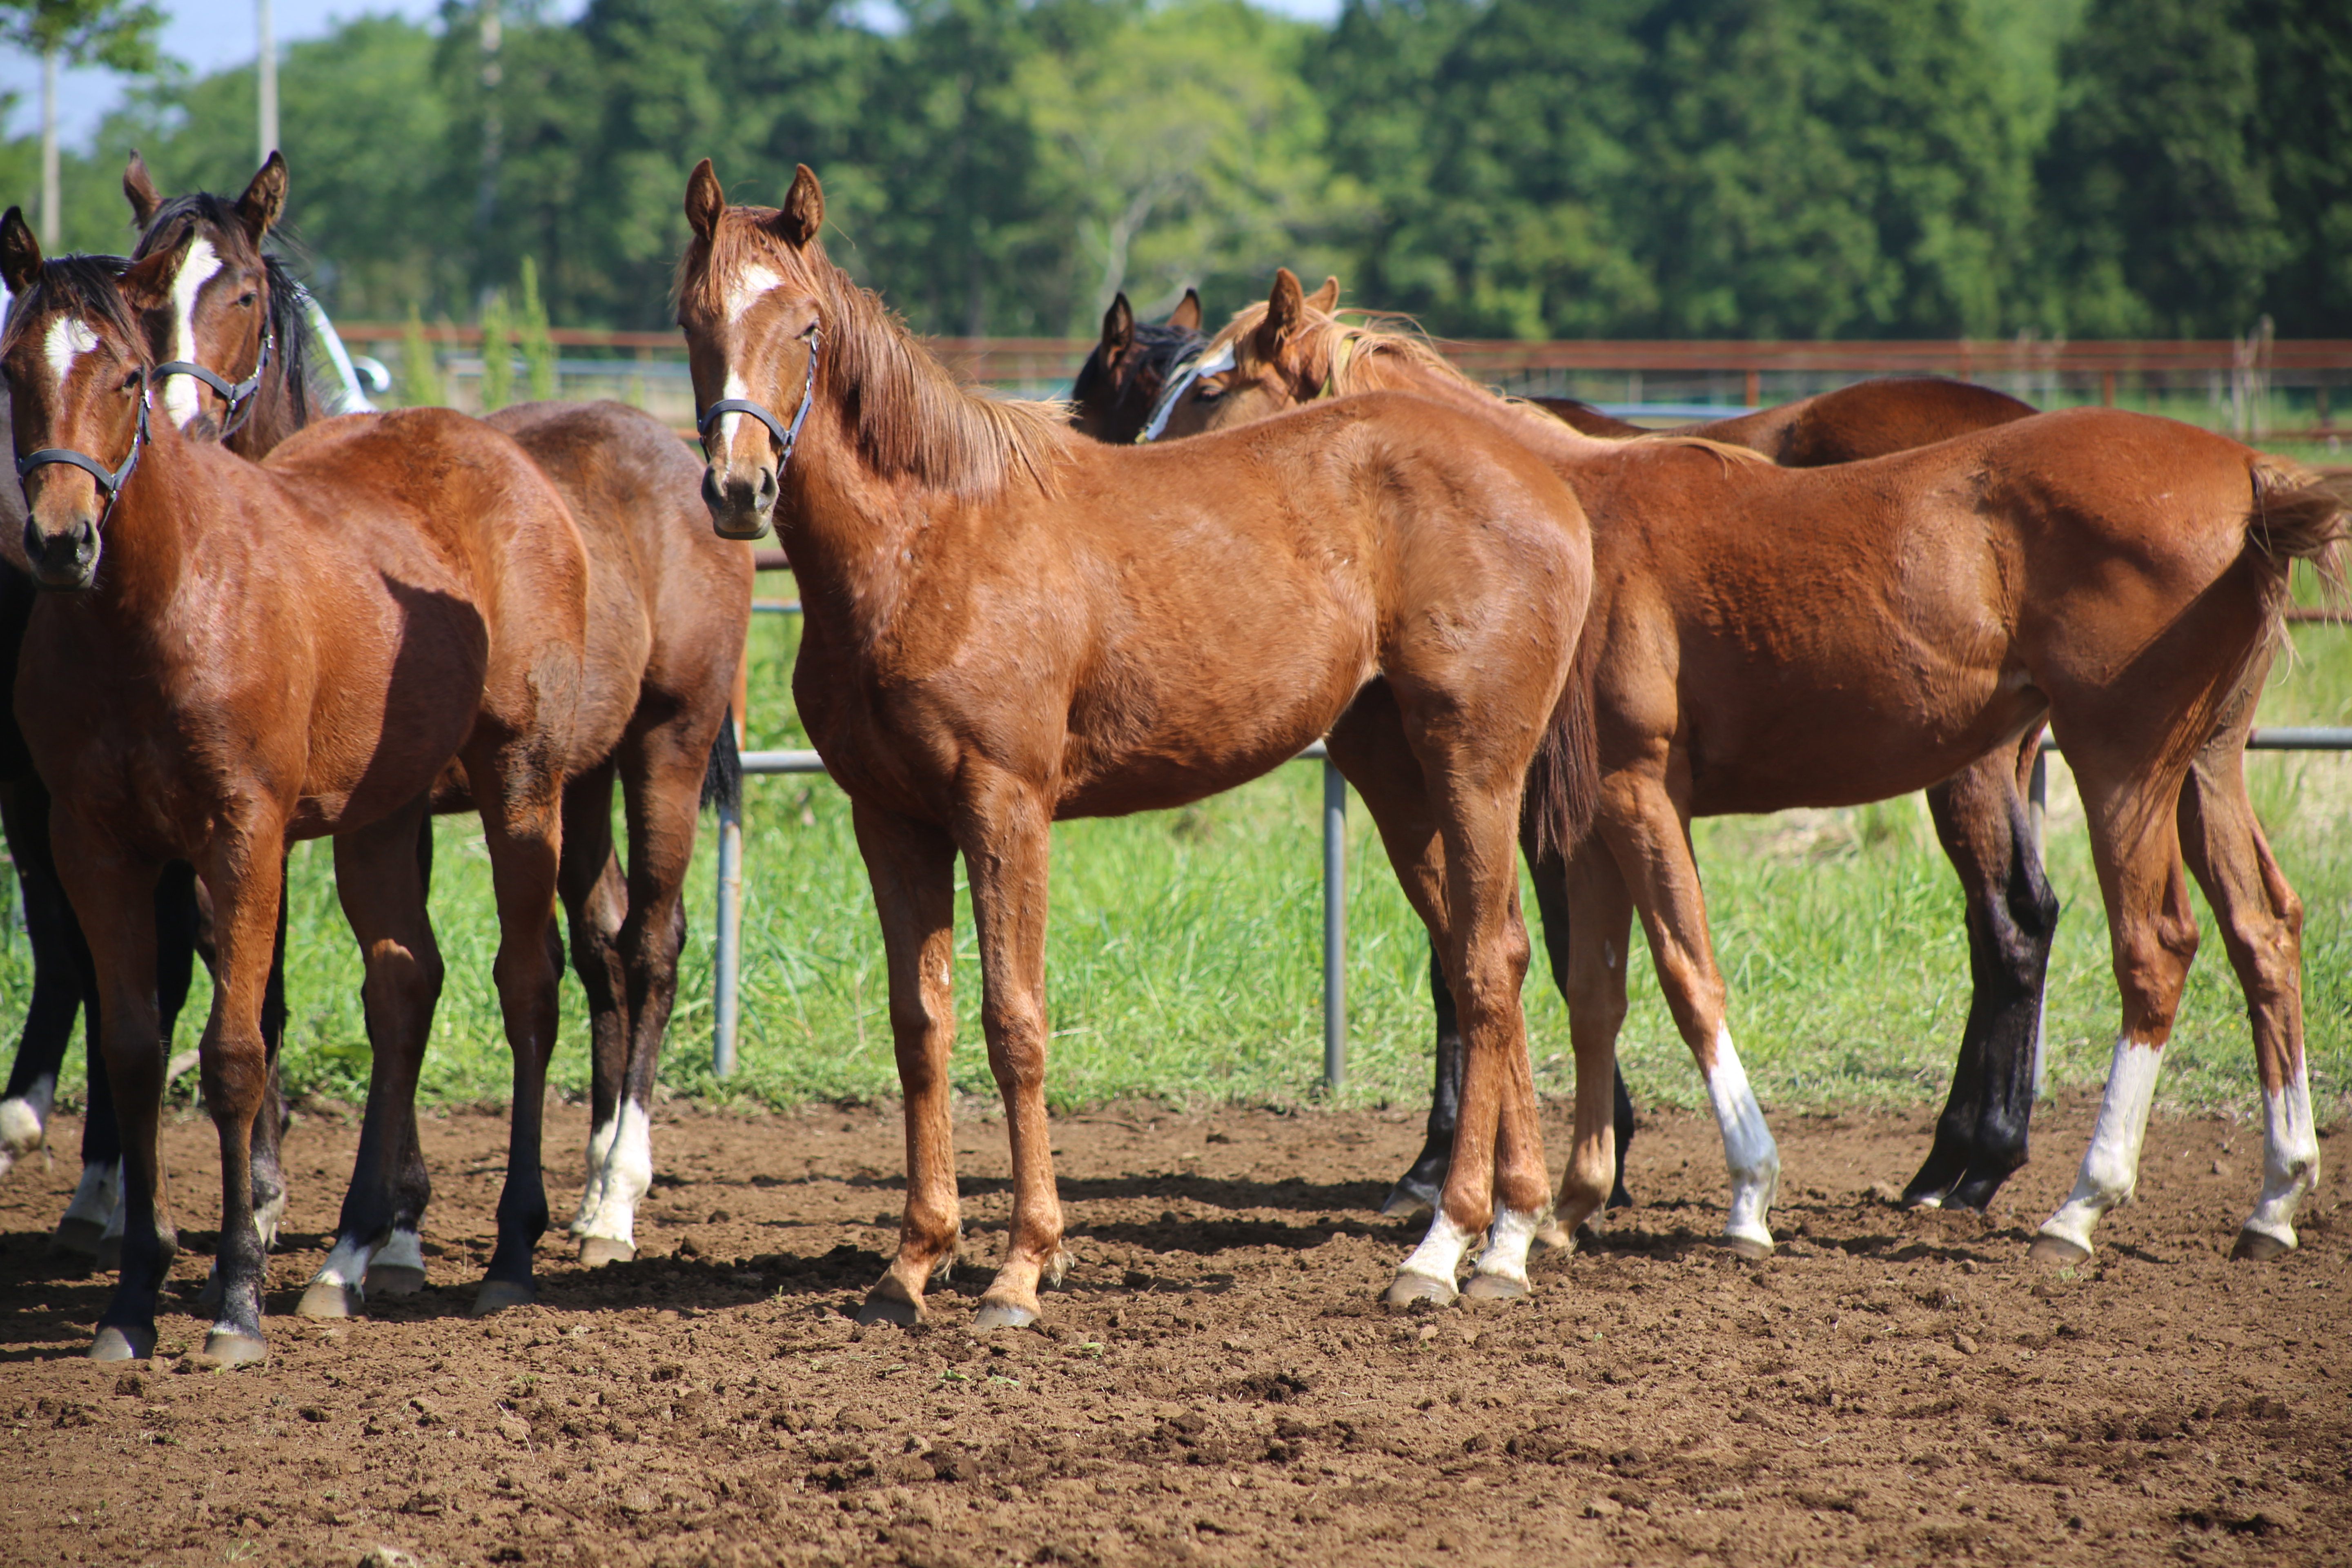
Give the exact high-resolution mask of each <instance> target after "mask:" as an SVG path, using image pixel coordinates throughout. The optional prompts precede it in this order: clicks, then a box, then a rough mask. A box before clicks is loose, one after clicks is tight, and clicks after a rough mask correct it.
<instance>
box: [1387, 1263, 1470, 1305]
mask: <svg viewBox="0 0 2352 1568" xmlns="http://www.w3.org/2000/svg"><path fill="white" fill-rule="evenodd" d="M1461 1293H1462V1292H1460V1291H1459V1290H1456V1289H1454V1281H1453V1280H1451V1279H1432V1278H1431V1277H1430V1276H1429V1275H1426V1274H1406V1273H1403V1272H1402V1271H1400V1272H1399V1273H1398V1275H1397V1277H1396V1279H1395V1281H1394V1283H1392V1284H1391V1285H1390V1286H1389V1288H1388V1289H1387V1291H1386V1292H1384V1293H1383V1294H1382V1295H1381V1305H1382V1306H1384V1307H1412V1306H1415V1305H1417V1304H1419V1303H1421V1302H1423V1301H1426V1302H1428V1303H1429V1304H1430V1305H1431V1306H1433V1307H1450V1306H1452V1305H1453V1304H1454V1298H1455V1297H1457V1296H1459V1295H1461Z"/></svg>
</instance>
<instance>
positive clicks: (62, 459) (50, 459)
mask: <svg viewBox="0 0 2352 1568" xmlns="http://www.w3.org/2000/svg"><path fill="white" fill-rule="evenodd" d="M139 382H140V385H139V429H138V432H137V433H136V434H135V435H133V436H132V437H131V455H130V456H129V457H127V458H123V459H122V466H121V468H108V467H107V466H106V465H105V464H103V463H101V462H100V461H99V460H98V459H97V458H93V457H91V456H90V455H89V453H87V452H77V451H75V450H74V449H73V448H72V447H42V448H41V449H40V450H39V451H37V452H27V453H26V455H25V456H23V457H21V458H17V459H16V482H17V484H18V485H20V486H21V485H22V484H23V483H24V482H25V479H26V477H27V476H28V475H30V474H31V473H32V471H33V470H34V469H35V468H47V467H48V466H50V465H51V464H58V463H61V464H64V465H65V466H66V467H68V468H80V469H82V470H84V471H85V472H87V473H88V474H89V477H90V478H92V479H96V480H97V481H98V488H99V489H100V490H103V491H104V492H105V493H106V505H105V506H104V507H103V508H102V509H101V510H100V512H99V514H98V526H99V527H100V528H101V529H102V528H104V527H105V526H106V520H107V519H108V518H110V517H111V516H113V515H114V501H115V498H116V497H118V496H120V495H121V493H122V487H123V486H124V485H126V484H129V483H130V482H131V470H133V469H135V468H138V467H139V453H140V449H141V448H142V447H145V446H146V445H147V442H148V440H149V439H150V437H149V434H148V429H147V387H148V375H147V373H146V372H145V371H142V372H140V373H139Z"/></svg>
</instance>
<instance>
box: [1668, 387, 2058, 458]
mask: <svg viewBox="0 0 2352 1568" xmlns="http://www.w3.org/2000/svg"><path fill="white" fill-rule="evenodd" d="M2035 412H2036V410H2035V409H2034V407H2033V405H2032V404H2030V403H2023V402H2020V401H2019V400H2018V399H2016V398H2014V397H2011V396H2010V395H2008V394H2007V393H2005V392H1996V391H1994V390H1993V389H1992V388H1991V387H1989V386H1979V385H1977V384H1975V383H1973V382H1966V381H1948V380H1946V379H1944V378H1943V377H1941V376H1885V377H1881V378H1878V379H1876V380H1873V381H1860V382H1856V383H1854V384H1853V385H1851V386H1843V387H1840V388H1838V389H1837V390H1836V391H1834V392H1824V393H1822V394H1820V395H1817V396H1813V397H1806V398H1801V399H1799V400H1798V401H1797V402H1794V403H1789V404H1783V405H1780V407H1778V408H1766V409H1762V410H1759V412H1757V413H1755V414H1749V415H1743V416H1739V417H1738V418H1736V419H1719V420H1717V421H1715V422H1713V423H1711V424H1706V425H1696V426H1691V427H1690V428H1689V429H1687V430H1685V431H1684V432H1683V434H1685V435H1691V436H1706V437H1712V438H1713V439H1715V440H1718V441H1727V442H1729V443H1731V444H1732V445H1734V446H1739V447H1750V448H1752V449H1754V450H1756V451H1759V452H1761V453H1763V454H1764V455H1765V456H1766V457H1768V458H1771V459H1772V460H1773V461H1774V462H1776V463H1778V464H1780V466H1781V467H1783V468H1823V467H1827V466H1829V465H1831V464H1833V463H1852V462H1859V461H1862V460H1864V459H1865V458H1883V457H1885V456H1887V455H1889V454H1890V453H1895V452H1903V451H1908V450H1910V449H1912V448H1913V447H1927V446H1933V445H1934V444H1935V443H1937V442H1938V441H1948V440H1950V439H1951V438H1952V437H1956V436H1966V435H1969V434H1971V433H1973V432H1975V431H1979V430H1988V429H1991V428H1992V427H1994V426H2000V425H2007V424H2010V423H2012V422H2013V421H2016V420H2019V419H2026V418H2031V417H2032V416H2033V414H2034V413H2035Z"/></svg>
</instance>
